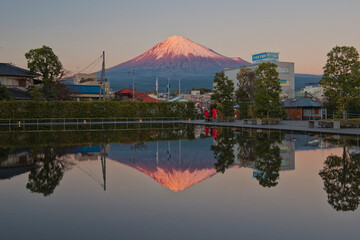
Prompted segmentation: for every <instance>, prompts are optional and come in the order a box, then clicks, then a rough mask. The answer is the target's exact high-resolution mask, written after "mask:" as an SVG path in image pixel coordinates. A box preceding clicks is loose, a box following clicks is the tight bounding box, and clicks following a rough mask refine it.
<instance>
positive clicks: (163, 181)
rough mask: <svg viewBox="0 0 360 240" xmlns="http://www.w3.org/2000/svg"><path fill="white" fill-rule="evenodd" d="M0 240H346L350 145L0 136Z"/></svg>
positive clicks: (180, 132) (354, 175)
mask: <svg viewBox="0 0 360 240" xmlns="http://www.w3.org/2000/svg"><path fill="white" fill-rule="evenodd" d="M0 137H1V138H2V139H5V138H6V139H7V141H2V144H1V147H0V166H1V168H0V191H1V194H0V203H1V206H0V210H1V218H0V230H1V231H0V232H1V239H25V238H28V239H33V238H36V239H49V238H50V239H77V238H78V239H242V238H244V239H260V238H267V239H356V238H358V235H359V233H360V229H359V228H358V225H359V220H360V214H359V210H358V205H359V202H360V175H359V174H360V148H359V140H358V138H357V137H346V136H342V137H339V136H320V135H319V136H317V135H305V134H291V133H284V132H273V131H271V132H270V131H256V130H244V129H231V128H217V129H209V128H201V127H197V128H195V129H191V128H189V127H174V128H170V129H168V130H162V129H148V130H140V129H137V130H128V131H125V130H122V131H96V132H60V133H51V132H50V133H49V132H46V133H6V134H5V133H3V134H2V136H0Z"/></svg>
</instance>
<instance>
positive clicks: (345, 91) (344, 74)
mask: <svg viewBox="0 0 360 240" xmlns="http://www.w3.org/2000/svg"><path fill="white" fill-rule="evenodd" d="M327 57H328V59H327V62H326V65H325V67H324V75H323V77H322V79H321V81H320V85H321V86H323V87H324V89H325V95H326V96H327V97H328V99H329V101H330V102H331V103H332V104H333V105H335V106H336V108H337V110H338V114H339V115H340V114H341V113H342V115H343V118H344V119H345V118H346V110H347V108H348V107H349V105H350V104H355V105H358V104H359V103H360V72H359V70H360V61H359V53H358V52H357V50H356V48H354V47H347V46H341V47H340V46H336V47H334V48H333V49H332V50H331V51H330V52H329V53H328V54H327Z"/></svg>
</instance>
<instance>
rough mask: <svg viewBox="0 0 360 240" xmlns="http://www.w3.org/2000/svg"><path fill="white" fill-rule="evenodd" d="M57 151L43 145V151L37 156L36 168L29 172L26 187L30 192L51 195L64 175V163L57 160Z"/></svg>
mask: <svg viewBox="0 0 360 240" xmlns="http://www.w3.org/2000/svg"><path fill="white" fill-rule="evenodd" d="M58 155H59V154H58V153H57V152H56V150H55V149H54V148H52V147H45V148H44V152H43V153H42V154H40V157H39V158H37V159H36V160H37V163H38V165H39V167H38V168H35V169H33V170H32V171H31V172H30V174H29V180H28V183H27V184H26V188H27V189H29V190H30V191H31V192H36V193H42V194H43V195H44V196H49V195H51V194H52V193H53V192H54V190H55V188H56V187H57V186H58V185H59V183H60V181H61V179H62V177H63V176H64V168H65V166H64V163H63V162H62V161H59V160H57V157H58Z"/></svg>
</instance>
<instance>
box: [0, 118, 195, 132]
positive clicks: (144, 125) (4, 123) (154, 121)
mask: <svg viewBox="0 0 360 240" xmlns="http://www.w3.org/2000/svg"><path fill="white" fill-rule="evenodd" d="M186 121H188V120H184V119H182V118H180V117H143V118H142V117H131V118H130V117H128V118H125V117H122V118H121V117H120V118H15V119H0V132H11V131H74V130H78V131H82V130H83V131H92V130H94V131H95V130H96V131H98V130H105V129H107V130H126V129H154V128H164V125H167V126H169V124H170V125H171V124H172V126H173V127H175V124H177V123H179V124H180V123H185V122H186ZM165 127H166V126H165Z"/></svg>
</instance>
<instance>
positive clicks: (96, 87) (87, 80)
mask: <svg viewBox="0 0 360 240" xmlns="http://www.w3.org/2000/svg"><path fill="white" fill-rule="evenodd" d="M67 86H68V87H69V88H70V89H71V91H72V92H74V94H73V95H72V97H73V98H74V99H76V100H77V101H80V100H82V99H93V100H98V99H100V97H103V98H104V99H110V98H111V91H110V82H107V81H105V82H103V83H102V85H101V81H99V80H98V77H97V75H96V74H85V73H78V74H75V75H74V82H73V83H71V84H67Z"/></svg>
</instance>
